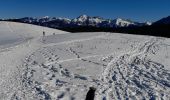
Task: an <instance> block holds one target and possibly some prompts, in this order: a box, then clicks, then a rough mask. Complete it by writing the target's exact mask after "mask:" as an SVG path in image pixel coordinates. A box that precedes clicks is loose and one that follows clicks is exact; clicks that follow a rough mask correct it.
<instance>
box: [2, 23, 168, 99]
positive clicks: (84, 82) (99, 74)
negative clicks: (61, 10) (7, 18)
mask: <svg viewBox="0 0 170 100" xmlns="http://www.w3.org/2000/svg"><path fill="white" fill-rule="evenodd" d="M43 31H45V32H46V36H45V37H43V36H42V32H43ZM53 33H55V35H53ZM1 34H2V36H3V37H0V42H1V41H3V42H1V43H0V46H1V47H2V48H1V49H0V100H84V99H85V96H86V93H87V92H88V90H89V87H91V86H93V87H95V88H96V92H95V100H149V99H150V100H155V99H156V100H170V99H169V98H170V95H169V94H170V62H169V61H170V39H168V38H160V37H151V36H140V35H129V34H120V33H104V32H98V33H67V32H63V31H59V30H54V29H49V28H43V27H40V26H34V25H28V24H21V23H12V22H0V35H1ZM6 39H7V40H6Z"/></svg>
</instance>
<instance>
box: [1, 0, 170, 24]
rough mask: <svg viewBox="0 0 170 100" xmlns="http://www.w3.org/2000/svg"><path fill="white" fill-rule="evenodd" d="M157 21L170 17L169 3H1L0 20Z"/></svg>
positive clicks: (135, 0)
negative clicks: (85, 17) (89, 18)
mask: <svg viewBox="0 0 170 100" xmlns="http://www.w3.org/2000/svg"><path fill="white" fill-rule="evenodd" d="M82 14H86V15H90V16H101V17H103V18H111V19H114V18H118V17H120V18H126V19H131V20H135V21H156V20H158V19H160V18H162V17H166V16H169V15H170V0H0V18H16V17H17V18H21V17H26V16H28V17H42V16H47V15H48V16H51V17H68V18H74V17H77V16H79V15H82Z"/></svg>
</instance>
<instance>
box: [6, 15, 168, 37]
mask: <svg viewBox="0 0 170 100" xmlns="http://www.w3.org/2000/svg"><path fill="white" fill-rule="evenodd" d="M3 21H13V22H21V23H28V24H34V25H40V26H45V27H50V28H56V29H60V30H64V31H68V32H119V33H128V34H140V35H152V36H161V37H170V16H169V17H166V18H163V19H161V20H159V21H156V22H154V23H150V22H145V23H140V22H134V21H131V20H128V19H121V18H117V19H113V20H112V19H104V18H101V17H98V16H97V17H90V16H87V15H81V16H79V17H77V18H74V19H68V18H56V17H48V16H45V17H42V18H33V17H24V18H18V19H5V20H3Z"/></svg>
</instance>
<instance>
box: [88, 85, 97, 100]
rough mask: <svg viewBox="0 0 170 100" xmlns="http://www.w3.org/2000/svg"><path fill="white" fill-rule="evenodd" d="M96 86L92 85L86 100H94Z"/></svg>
mask: <svg viewBox="0 0 170 100" xmlns="http://www.w3.org/2000/svg"><path fill="white" fill-rule="evenodd" d="M95 91H96V88H94V87H90V88H89V91H88V92H87V95H86V99H85V100H94V96H95Z"/></svg>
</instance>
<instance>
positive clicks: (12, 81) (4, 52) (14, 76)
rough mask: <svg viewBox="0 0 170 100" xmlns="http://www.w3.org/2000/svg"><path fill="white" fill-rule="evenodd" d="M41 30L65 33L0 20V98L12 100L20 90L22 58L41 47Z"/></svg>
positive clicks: (47, 32) (49, 33)
mask: <svg viewBox="0 0 170 100" xmlns="http://www.w3.org/2000/svg"><path fill="white" fill-rule="evenodd" d="M42 31H45V32H46V35H51V34H53V32H55V33H56V34H63V33H67V32H63V31H59V30H54V29H50V28H43V27H40V26H35V25H29V24H22V23H13V22H0V43H1V44H0V47H1V48H0V100H14V98H13V95H15V94H16V93H17V92H19V90H22V86H21V84H22V79H21V78H22V73H23V72H22V67H21V65H22V60H24V59H25V57H26V56H27V55H30V54H31V53H32V52H33V51H35V50H36V49H38V48H40V47H41V43H40V42H38V40H39V39H40V38H41V36H42ZM12 98H13V99H12Z"/></svg>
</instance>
